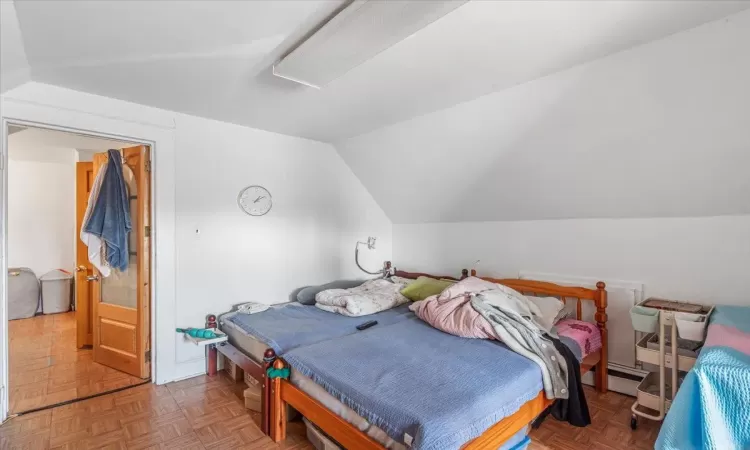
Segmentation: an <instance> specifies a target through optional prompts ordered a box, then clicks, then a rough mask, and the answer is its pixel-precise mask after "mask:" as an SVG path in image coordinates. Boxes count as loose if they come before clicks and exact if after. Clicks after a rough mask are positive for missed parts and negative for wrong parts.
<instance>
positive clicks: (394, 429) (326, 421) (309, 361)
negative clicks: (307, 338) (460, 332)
mask: <svg viewBox="0 0 750 450" xmlns="http://www.w3.org/2000/svg"><path fill="white" fill-rule="evenodd" d="M484 279H485V280H488V281H492V282H496V283H500V284H504V285H506V286H508V287H511V288H513V289H515V290H517V291H520V292H522V293H525V294H531V295H537V296H558V297H560V298H563V299H565V301H566V302H567V301H570V299H575V300H576V307H575V311H576V313H577V317H576V319H578V320H580V319H581V310H582V307H581V303H582V301H593V302H594V303H595V306H596V313H595V321H596V326H597V328H598V331H599V336H600V340H601V348H600V349H599V350H596V351H594V352H592V353H590V354H588V355H585V357H584V358H583V360H582V362H581V372H582V373H585V372H587V371H589V370H591V369H592V368H595V369H594V370H595V386H596V388H597V390H598V391H600V392H605V391H606V390H607V374H606V363H607V351H606V349H607V330H606V321H607V315H606V306H607V296H606V291H605V286H604V283H601V282H600V283H598V284H597V289H585V288H578V287H563V286H559V285H555V284H551V283H545V282H538V281H529V280H515V279H493V278H484ZM441 335H442V336H441ZM392 338H395V339H392ZM389 339H390V340H389ZM467 341H471V342H467ZM410 342H412V343H414V342H420V343H425V342H428V343H431V345H432V347H430V346H429V345H428V346H424V345H422V344H420V345H416V344H414V345H410ZM498 345H500V344H497V343H493V342H491V341H484V342H478V341H477V340H471V339H462V338H457V337H455V336H451V335H446V334H444V333H441V332H439V331H437V330H435V329H432V328H431V327H429V326H426V325H425V324H423V323H422V322H421V321H417V320H416V319H414V320H412V321H401V322H398V323H394V324H392V325H389V326H387V327H381V328H378V329H377V330H373V331H372V332H371V333H369V334H355V335H349V336H346V337H343V338H340V339H338V340H336V341H335V342H333V341H328V342H319V343H316V344H313V345H310V346H307V347H304V348H297V349H295V350H292V351H290V352H288V353H287V354H286V356H285V357H284V358H277V359H276V360H275V361H274V362H273V367H274V368H276V369H278V370H283V369H285V368H288V367H290V366H291V367H292V368H293V369H295V371H296V372H297V374H298V375H297V378H298V379H299V376H300V375H301V376H304V377H306V379H307V380H306V382H307V383H309V382H312V383H313V384H315V385H317V387H318V388H321V390H325V391H326V393H327V394H328V395H329V396H330V397H333V400H335V401H339V403H341V402H340V400H346V403H345V404H343V403H341V404H340V405H338V406H336V405H334V406H332V405H331V401H330V400H331V399H330V398H329V399H327V400H323V401H321V399H320V396H319V395H313V394H311V389H310V386H309V384H307V385H305V383H302V384H301V383H299V381H298V379H297V380H295V377H294V376H292V378H291V379H290V380H285V379H282V378H274V379H272V380H270V381H271V382H270V387H271V389H267V390H266V392H267V394H268V395H269V396H270V398H269V405H270V407H269V410H270V418H269V434H270V436H271V437H272V439H274V440H275V441H281V440H284V439H285V436H286V417H285V415H286V410H287V408H286V407H287V405H288V406H291V407H293V408H294V409H296V410H297V411H299V412H300V413H301V414H302V415H304V416H305V417H306V418H307V419H308V420H310V421H311V422H313V423H315V424H316V425H317V426H318V427H320V428H321V429H322V430H323V431H324V432H326V433H327V434H328V435H330V436H331V437H332V438H333V439H335V440H336V441H338V442H339V443H341V444H342V445H343V446H344V447H345V448H352V449H353V448H357V449H383V448H401V447H399V446H398V445H396V444H400V445H401V446H402V447H403V444H406V445H410V444H411V443H412V442H418V443H419V444H420V445H421V447H420V448H442V447H441V446H446V445H447V446H448V447H447V448H453V447H456V446H462V447H463V448H468V449H490V448H491V449H497V448H499V447H501V446H502V445H503V443H505V442H507V441H508V440H509V439H512V438H513V439H516V438H517V437H518V436H519V433H523V432H524V431H525V429H526V428H527V425H528V424H529V423H530V422H531V421H532V420H533V419H534V418H536V417H537V416H538V415H539V414H540V413H541V412H542V411H543V410H544V409H545V408H546V407H547V406H549V405H550V404H551V401H549V400H547V399H546V398H545V396H544V394H543V393H542V392H540V390H541V381H540V373H539V370H538V368H534V366H533V365H531V364H529V362H528V360H525V358H522V357H520V356H519V355H516V354H513V353H512V352H510V351H509V350H507V349H506V353H503V357H502V362H500V363H499V364H495V365H492V359H493V358H492V357H491V355H495V356H497V355H499V354H500V353H498ZM435 346H437V347H435ZM493 346H494V347H493ZM356 349H360V350H362V349H366V351H359V352H357V351H356ZM446 349H448V351H447V352H446V351H445V350H446ZM371 354H374V355H378V354H379V355H383V354H385V356H381V357H379V358H374V357H372V356H370V355H371ZM352 355H354V356H352ZM332 358H333V359H332ZM336 358H338V360H341V361H344V360H346V364H344V365H343V366H342V370H340V371H337V370H335V368H332V367H331V366H332V364H325V363H324V362H325V361H332V360H336ZM372 359H376V360H377V361H376V362H377V363H378V364H376V365H372V361H371V360H372ZM457 359H458V360H461V361H463V363H462V364H456V363H457V361H456V360H457ZM409 360H411V361H412V364H411V365H409V364H403V362H404V361H409ZM428 360H429V361H440V362H439V364H443V365H446V364H452V365H453V366H454V367H455V368H456V369H455V370H454V371H453V372H454V373H445V371H443V373H442V374H434V373H433V372H435V371H423V372H422V373H421V375H420V370H422V369H421V367H420V365H421V366H422V367H423V366H424V364H425V361H428ZM480 360H481V361H484V363H479V362H478V361H480ZM321 364H325V365H321ZM368 364H369V365H368ZM483 364H485V366H483ZM358 370H360V371H358ZM476 370H489V371H490V372H491V373H495V372H496V373H505V376H504V377H497V378H498V380H499V379H503V380H505V379H507V380H509V382H510V384H508V383H506V384H501V383H494V384H491V383H489V384H487V383H486V386H484V387H485V388H486V390H488V391H489V393H488V394H483V393H482V392H476V391H469V390H467V389H464V388H467V387H468V386H469V385H462V384H460V383H461V380H462V379H464V378H470V377H472V376H473V372H472V371H476ZM508 370H509V372H508ZM503 371H505V372H503ZM293 372H294V371H293ZM393 373H400V379H402V380H403V379H408V380H412V379H413V378H414V377H417V376H422V377H424V378H426V379H429V380H430V382H431V383H444V382H445V381H446V380H450V381H449V382H448V383H447V384H444V386H446V388H445V389H442V390H440V391H439V395H427V396H425V395H422V396H421V397H419V398H415V397H414V396H413V391H415V389H416V388H415V386H418V383H417V384H414V383H401V384H399V383H397V382H396V379H395V378H394V379H391V380H388V379H387V377H389V376H392V374H393ZM361 383H369V384H368V388H367V389H359V390H358V389H357V388H356V387H357V386H360V385H361ZM514 383H515V384H514ZM454 385H459V386H461V389H460V390H459V389H454V390H451V388H450V387H451V386H454ZM342 387H343V388H342ZM349 388H352V389H349ZM346 389H349V391H348V392H347V393H346V394H347V395H341V394H342V392H341V391H342V390H346ZM459 391H460V392H459ZM462 396H463V397H462ZM432 397H434V398H432ZM464 397H465V398H464ZM352 398H353V400H352ZM462 398H463V399H462ZM407 399H410V400H407ZM402 400H405V401H406V407H405V404H404V402H402ZM487 400H491V401H487ZM417 403H419V404H417ZM446 404H447V405H450V408H454V409H455V408H456V407H459V406H460V405H466V404H470V405H472V406H471V408H468V409H464V410H463V412H462V414H461V415H459V416H458V417H460V418H461V420H463V423H461V426H460V427H459V432H458V433H456V434H455V436H439V434H440V433H439V432H438V431H437V430H439V429H440V424H441V422H440V421H439V420H438V421H437V422H435V423H427V422H424V421H423V422H420V424H422V425H424V428H425V429H415V428H414V427H413V423H414V421H413V420H411V419H413V418H412V417H410V414H412V413H413V414H415V415H419V414H422V417H423V416H424V414H425V413H428V414H432V413H433V412H434V415H435V417H436V418H437V419H444V420H449V419H450V420H453V421H454V422H455V421H456V420H457V419H456V417H453V418H452V419H451V418H450V417H449V412H448V410H445V409H441V405H446ZM342 407H344V408H348V409H349V410H353V411H354V412H355V414H357V416H359V418H360V419H362V420H365V421H366V422H368V423H370V428H375V429H376V430H378V431H379V432H381V433H383V432H385V434H386V435H387V436H388V437H390V438H391V439H392V440H393V441H395V443H394V442H384V441H383V439H382V436H381V438H380V439H379V438H378V437H377V436H373V433H369V432H368V431H370V428H364V429H363V427H362V426H357V425H356V424H355V423H353V421H352V420H351V418H350V417H342V415H341V414H337V412H339V411H340V410H341V408H342ZM373 407H379V408H381V410H384V411H390V410H393V411H395V412H394V414H393V415H392V416H393V417H397V419H396V420H395V422H399V421H401V422H403V423H396V425H395V426H394V421H389V420H379V417H381V416H379V415H373V414H370V415H369V416H368V410H369V408H373ZM493 408H494V409H493ZM441 414H442V415H441ZM363 416H367V419H365V418H364V417H363ZM402 419H403V420H402ZM428 425H429V426H432V428H431V429H427V428H429V426H428ZM410 426H411V428H410ZM404 430H406V431H404ZM394 436H396V437H397V438H395V439H394ZM438 438H440V439H438ZM450 439H454V440H453V441H451V440H450ZM456 439H457V440H458V441H456ZM459 441H460V442H459Z"/></svg>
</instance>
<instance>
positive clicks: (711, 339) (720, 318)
mask: <svg viewBox="0 0 750 450" xmlns="http://www.w3.org/2000/svg"><path fill="white" fill-rule="evenodd" d="M656 448H657V449H659V450H692V449H696V450H698V449H700V450H703V449H716V450H742V449H750V308H748V307H738V306H717V307H716V309H715V310H714V313H713V314H712V316H711V320H710V322H709V326H708V333H707V336H706V343H705V345H704V347H703V350H702V351H701V353H700V356H699V357H698V361H697V362H696V364H695V366H694V367H693V369H692V370H691V371H690V372H688V374H687V376H686V377H685V381H684V382H683V383H682V386H680V390H679V391H678V392H677V397H676V398H675V400H674V402H673V403H672V407H671V408H670V410H669V413H668V414H667V417H666V418H665V419H664V425H663V426H662V428H661V431H660V433H659V437H658V439H657V441H656Z"/></svg>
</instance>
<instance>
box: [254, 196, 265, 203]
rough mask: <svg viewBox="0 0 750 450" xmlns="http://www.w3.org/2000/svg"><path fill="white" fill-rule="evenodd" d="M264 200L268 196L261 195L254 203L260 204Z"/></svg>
mask: <svg viewBox="0 0 750 450" xmlns="http://www.w3.org/2000/svg"><path fill="white" fill-rule="evenodd" d="M262 198H266V196H265V195H261V196H260V197H258V198H256V199H255V200H253V203H258V202H259V201H260V200H261V199H262Z"/></svg>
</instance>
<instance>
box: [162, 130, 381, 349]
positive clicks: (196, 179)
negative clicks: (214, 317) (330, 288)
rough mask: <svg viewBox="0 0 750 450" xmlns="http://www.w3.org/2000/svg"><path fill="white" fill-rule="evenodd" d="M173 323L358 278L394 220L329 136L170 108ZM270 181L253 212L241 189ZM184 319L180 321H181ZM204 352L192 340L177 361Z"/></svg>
mask: <svg viewBox="0 0 750 450" xmlns="http://www.w3.org/2000/svg"><path fill="white" fill-rule="evenodd" d="M176 125H177V138H176V145H177V151H178V160H177V186H176V188H177V297H178V304H180V305H185V306H186V307H184V308H179V309H178V310H177V311H176V316H177V323H178V324H183V325H185V326H187V325H189V324H196V323H201V322H202V321H203V320H204V319H205V316H206V314H208V313H221V312H225V311H228V310H229V309H230V307H231V306H232V305H234V304H237V303H242V302H249V301H253V302H260V303H279V302H284V301H287V299H288V297H289V294H290V292H291V291H292V290H293V289H295V288H297V287H300V286H305V285H309V284H319V283H322V282H325V281H329V280H333V279H336V278H341V277H363V276H365V274H363V273H362V272H360V271H359V270H358V269H357V268H356V266H355V265H354V245H355V242H356V241H357V240H366V238H367V236H368V235H372V236H377V237H378V249H376V251H375V252H368V251H363V252H361V255H362V262H363V264H367V266H368V267H371V268H372V269H373V270H377V269H379V268H380V267H382V262H383V260H384V259H389V257H390V248H391V224H390V221H389V220H388V219H387V218H386V216H385V214H384V213H383V212H382V210H381V209H380V208H379V207H378V206H377V204H376V203H375V202H374V201H373V200H372V197H370V195H369V194H368V193H367V191H366V190H365V189H364V187H362V185H361V183H360V182H359V180H358V179H357V178H356V177H355V176H354V174H353V173H352V172H351V170H350V169H349V168H348V167H347V166H346V164H344V162H343V161H342V160H341V158H340V157H339V156H338V154H336V151H335V150H334V149H333V147H332V146H330V145H329V144H324V143H319V142H314V141H309V140H306V139H298V138H292V137H288V136H283V135H278V134H274V133H269V132H265V131H260V130H254V129H249V128H245V127H241V126H236V125H230V124H226V123H221V122H215V121H210V120H205V119H198V118H195V117H191V116H185V115H178V116H177V117H176ZM251 184H259V185H262V186H264V187H266V188H267V189H268V190H269V191H270V193H271V195H272V197H273V208H272V209H271V211H270V212H269V213H268V214H267V215H266V216H263V217H251V216H248V215H246V214H245V213H244V212H242V211H241V210H240V209H239V207H238V206H237V194H238V193H239V191H240V190H241V189H242V188H244V187H246V186H248V185H251ZM180 326H182V325H180ZM194 358H202V355H201V351H200V350H199V349H197V348H196V347H195V346H183V347H180V348H178V360H179V359H183V360H190V359H194Z"/></svg>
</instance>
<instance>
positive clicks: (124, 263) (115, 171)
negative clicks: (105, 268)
mask: <svg viewBox="0 0 750 450" xmlns="http://www.w3.org/2000/svg"><path fill="white" fill-rule="evenodd" d="M108 156H109V163H108V164H107V169H106V172H104V180H103V181H102V187H101V190H100V191H99V197H98V198H97V199H96V204H95V205H94V210H93V211H92V213H91V217H89V221H88V222H87V223H86V225H85V227H84V229H85V231H87V232H89V233H91V234H94V235H96V236H98V237H100V238H101V239H102V240H103V241H104V242H105V243H106V245H107V255H106V259H107V263H108V264H109V265H110V267H113V268H116V269H119V270H120V271H125V270H127V268H128V258H129V253H128V233H130V231H131V230H132V229H133V225H132V223H131V221H130V202H129V201H128V188H127V185H126V184H125V177H124V176H123V173H122V156H121V155H120V151H119V150H109V152H108Z"/></svg>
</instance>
